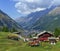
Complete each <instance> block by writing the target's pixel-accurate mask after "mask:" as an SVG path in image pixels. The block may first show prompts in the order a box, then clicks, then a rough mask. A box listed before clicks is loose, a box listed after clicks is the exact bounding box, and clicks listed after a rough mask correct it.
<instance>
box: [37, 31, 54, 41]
mask: <svg viewBox="0 0 60 51" xmlns="http://www.w3.org/2000/svg"><path fill="white" fill-rule="evenodd" d="M53 36H54V35H53V34H52V33H51V32H47V31H43V32H41V33H39V34H38V35H37V37H38V40H39V41H48V37H53Z"/></svg>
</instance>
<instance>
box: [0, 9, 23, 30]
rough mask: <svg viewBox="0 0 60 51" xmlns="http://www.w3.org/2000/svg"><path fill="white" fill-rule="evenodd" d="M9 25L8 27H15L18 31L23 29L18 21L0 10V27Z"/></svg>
mask: <svg viewBox="0 0 60 51" xmlns="http://www.w3.org/2000/svg"><path fill="white" fill-rule="evenodd" d="M2 27H7V28H8V29H12V28H15V29H16V30H18V31H22V28H21V26H20V25H19V24H18V23H16V22H15V21H14V20H13V19H12V18H11V17H9V16H8V15H7V14H6V13H4V12H3V11H1V10H0V28H2Z"/></svg>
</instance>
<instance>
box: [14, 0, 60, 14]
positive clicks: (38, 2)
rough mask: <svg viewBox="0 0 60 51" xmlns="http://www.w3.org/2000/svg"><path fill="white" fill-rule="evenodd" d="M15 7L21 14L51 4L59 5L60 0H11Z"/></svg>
mask: <svg viewBox="0 0 60 51" xmlns="http://www.w3.org/2000/svg"><path fill="white" fill-rule="evenodd" d="M13 1H14V2H15V8H16V9H17V11H18V12H19V13H21V14H30V13H31V12H36V11H41V10H45V9H46V8H48V7H49V8H50V7H51V6H52V5H60V0H13Z"/></svg>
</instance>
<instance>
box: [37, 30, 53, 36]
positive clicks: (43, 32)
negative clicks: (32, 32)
mask: <svg viewBox="0 0 60 51" xmlns="http://www.w3.org/2000/svg"><path fill="white" fill-rule="evenodd" d="M45 32H48V33H50V34H52V32H50V31H43V32H40V33H39V34H37V37H38V36H39V35H42V34H44V33H45Z"/></svg>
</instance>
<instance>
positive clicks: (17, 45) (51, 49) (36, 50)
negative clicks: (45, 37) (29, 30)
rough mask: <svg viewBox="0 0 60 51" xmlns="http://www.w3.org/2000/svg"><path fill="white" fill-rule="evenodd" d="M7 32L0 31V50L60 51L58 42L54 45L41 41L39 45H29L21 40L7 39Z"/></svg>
mask: <svg viewBox="0 0 60 51" xmlns="http://www.w3.org/2000/svg"><path fill="white" fill-rule="evenodd" d="M8 34H12V33H9V32H0V51H60V42H57V44H56V45H50V44H49V43H45V42H42V43H41V44H40V46H39V47H30V46H28V45H27V43H24V42H23V41H22V40H20V41H15V40H10V39H7V36H8Z"/></svg>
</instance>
